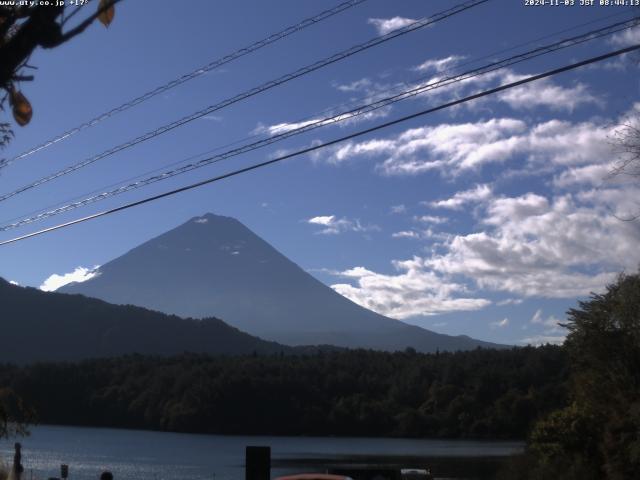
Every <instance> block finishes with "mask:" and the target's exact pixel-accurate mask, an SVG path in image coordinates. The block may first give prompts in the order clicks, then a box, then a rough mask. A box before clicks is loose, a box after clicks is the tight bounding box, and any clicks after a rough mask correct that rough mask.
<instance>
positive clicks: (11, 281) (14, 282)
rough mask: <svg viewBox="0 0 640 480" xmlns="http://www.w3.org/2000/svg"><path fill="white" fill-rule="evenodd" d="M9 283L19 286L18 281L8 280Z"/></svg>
mask: <svg viewBox="0 0 640 480" xmlns="http://www.w3.org/2000/svg"><path fill="white" fill-rule="evenodd" d="M9 283H10V284H11V285H15V286H16V287H19V286H20V284H19V283H18V282H16V281H15V280H9Z"/></svg>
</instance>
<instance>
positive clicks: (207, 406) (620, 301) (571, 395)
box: [0, 274, 640, 480]
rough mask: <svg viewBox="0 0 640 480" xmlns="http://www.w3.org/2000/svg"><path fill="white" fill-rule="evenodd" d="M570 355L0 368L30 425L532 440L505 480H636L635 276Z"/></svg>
mask: <svg viewBox="0 0 640 480" xmlns="http://www.w3.org/2000/svg"><path fill="white" fill-rule="evenodd" d="M564 326H565V327H566V328H567V331H568V335H567V338H566V340H565V342H564V344H563V345H562V346H552V345H546V346H541V347H523V348H513V349H510V350H491V349H476V350H472V351H466V352H455V353H448V352H436V353H432V354H421V353H417V352H416V351H415V350H413V349H407V350H405V351H403V352H395V353H388V352H376V351H371V350H332V351H325V350H322V349H318V350H316V351H309V352H306V353H298V354H289V355H286V354H284V352H281V353H262V354H259V353H257V352H256V353H253V354H245V355H242V356H221V355H218V356H211V355H206V354H193V353H183V354H181V355H176V356H170V357H161V356H143V355H128V356H122V357H115V358H107V359H95V360H84V361H82V362H75V363H73V362H66V363H39V364H30V365H22V366H19V365H15V364H4V365H0V385H2V386H3V387H2V389H0V405H2V407H3V408H2V409H0V413H2V416H1V417H0V422H3V423H2V424H0V427H2V430H0V434H5V435H6V434H7V433H11V431H8V430H7V427H8V426H9V423H8V422H7V419H13V420H21V421H22V423H23V424H24V423H29V422H31V423H33V422H42V423H57V424H66V425H87V426H109V427H127V428H141V429H155V430H164V431H178V432H195V433H219V434H274V435H349V436H377V437H379V436H398V437H425V438H426V437H428V438H437V437H447V438H477V439H514V438H515V439H525V440H526V442H527V447H526V451H525V453H524V454H523V455H521V456H517V457H514V458H513V459H512V460H511V461H509V462H507V463H506V467H505V469H504V470H503V472H502V474H501V475H502V477H501V478H505V479H511V478H519V479H530V480H538V479H540V480H541V479H547V478H563V479H570V480H571V479H581V480H590V479H594V480H595V479H601V478H607V479H611V480H623V479H630V478H637V472H639V471H640V274H634V275H624V274H623V275H620V276H619V277H618V279H617V281H616V282H615V283H613V284H611V285H609V286H608V287H607V290H606V292H605V293H603V294H592V295H591V297H590V299H588V300H585V301H581V302H579V304H578V306H577V307H576V308H573V309H571V310H569V312H567V321H566V323H565V324H564Z"/></svg>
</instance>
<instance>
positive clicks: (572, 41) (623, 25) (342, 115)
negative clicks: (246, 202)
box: [0, 17, 640, 231]
mask: <svg viewBox="0 0 640 480" xmlns="http://www.w3.org/2000/svg"><path fill="white" fill-rule="evenodd" d="M639 24H640V17H636V18H633V19H629V20H625V21H621V22H616V23H614V24H611V25H608V26H605V27H601V28H599V29H596V30H592V31H589V32H586V33H583V34H581V35H577V36H574V37H571V38H567V39H562V40H560V41H557V42H554V43H552V44H549V45H545V46H541V47H537V48H535V49H533V50H529V51H527V52H523V53H520V54H517V55H513V56H511V57H508V58H506V59H503V60H498V61H494V62H492V63H490V64H488V65H484V66H481V67H478V68H475V69H472V70H469V71H467V72H464V73H461V74H458V75H454V76H450V77H445V78H442V79H439V80H437V81H435V82H429V83H426V84H424V83H417V84H414V85H413V86H412V87H411V88H410V89H409V90H405V91H402V92H400V93H397V94H394V95H391V96H388V97H384V98H380V99H378V100H376V101H373V102H369V103H365V104H364V105H359V106H357V107H356V108H352V109H350V110H348V111H342V112H339V113H337V114H334V115H332V116H329V117H326V118H320V119H314V120H312V121H307V122H302V124H301V126H300V127H297V128H292V129H290V130H287V131H284V132H282V133H276V134H274V135H271V136H269V137H266V138H263V139H260V140H258V141H255V142H252V143H248V144H245V145H242V146H240V147H237V148H233V149H231V150H228V151H226V152H223V153H220V154H217V155H214V156H210V157H207V158H204V159H201V160H199V161H197V162H193V163H188V164H186V165H183V166H182V167H179V168H175V169H172V170H167V171H164V172H162V173H161V174H159V175H153V176H151V177H147V178H144V179H142V180H138V181H135V182H133V183H129V184H126V185H122V186H119V187H118V188H115V189H112V190H108V191H102V192H100V193H99V194H97V195H93V196H89V197H86V198H83V199H81V200H78V201H75V202H72V203H68V204H66V205H62V206H59V207H57V208H55V209H51V210H48V211H45V212H41V213H38V214H37V215H33V216H29V217H26V218H21V219H20V220H18V221H15V222H12V223H8V224H5V225H2V226H0V231H7V230H10V229H14V228H17V227H20V226H23V225H27V224H30V223H34V222H37V221H40V220H44V219H46V218H50V217H53V216H56V215H60V214H62V213H65V212H69V211H71V210H75V209H77V208H80V207H84V206H86V205H89V204H92V203H96V202H98V201H102V200H106V199H107V198H110V197H114V196H116V195H120V194H123V193H125V192H129V191H132V190H136V189H138V188H141V187H144V186H147V185H151V184H153V183H157V182H160V181H164V180H167V179H169V178H173V177H175V176H177V175H181V174H184V173H187V172H190V171H192V170H195V169H199V168H202V167H205V166H208V165H211V164H213V163H218V162H220V161H222V160H226V159H228V158H231V157H235V156H238V155H241V154H244V153H248V152H251V151H253V150H256V149H258V148H262V147H265V146H268V145H271V144H273V143H276V142H279V141H282V140H284V139H287V138H290V137H293V136H295V135H300V134H302V133H306V132H309V131H311V130H315V129H317V128H320V127H323V126H327V125H331V124H336V123H339V122H344V121H347V120H350V119H353V118H356V117H359V116H362V115H366V114H367V113H370V112H374V111H376V110H379V109H381V108H384V107H386V106H389V105H392V104H395V103H397V102H399V101H402V100H406V99H408V98H412V97H415V96H417V95H422V94H425V93H427V92H429V91H432V90H436V89H438V88H443V87H447V86H450V85H453V84H456V83H460V82H463V81H465V80H469V79H472V78H474V77H478V76H481V75H485V74H487V73H490V72H494V71H497V70H500V69H503V68H505V67H507V66H511V65H515V64H518V63H521V62H524V61H527V60H530V59H532V58H537V57H539V56H541V55H546V54H549V53H551V52H554V51H557V50H561V49H564V48H568V47H572V46H575V45H579V44H581V43H584V42H586V41H590V40H595V39H598V38H601V37H603V36H606V35H612V34H614V33H617V32H620V31H622V30H625V29H628V28H632V27H635V26H637V25H639ZM199 156H201V155H194V156H192V157H190V159H193V158H197V157H199ZM180 163H184V161H181V162H176V164H180ZM156 171H157V170H156ZM154 173H155V172H154Z"/></svg>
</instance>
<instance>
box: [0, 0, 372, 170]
mask: <svg viewBox="0 0 640 480" xmlns="http://www.w3.org/2000/svg"><path fill="white" fill-rule="evenodd" d="M366 1H368V0H348V1H346V2H343V3H340V4H339V5H336V6H335V7H333V8H330V9H328V10H324V11H322V12H320V13H318V14H316V15H314V16H313V17H309V18H306V19H304V20H302V21H301V22H298V23H296V24H295V25H291V26H289V27H287V28H285V29H283V30H280V31H279V32H276V33H274V34H271V35H269V36H268V37H265V38H263V39H262V40H258V41H257V42H254V43H252V44H251V45H248V46H246V47H243V48H240V49H238V50H236V51H235V52H233V53H230V54H228V55H225V56H224V57H220V58H218V59H216V60H213V61H211V62H209V63H208V64H206V65H203V66H202V67H199V68H196V69H195V70H192V71H191V72H189V73H185V74H184V75H182V76H180V77H178V78H176V79H173V80H171V81H169V82H167V83H165V84H163V85H160V86H158V87H156V88H154V89H153V90H149V91H148V92H145V93H143V94H142V95H140V96H138V97H135V98H133V99H131V100H129V101H127V102H125V103H123V104H121V105H119V106H117V107H114V108H112V109H111V110H108V111H107V112H104V113H102V114H100V115H97V116H96V117H94V118H92V119H90V120H87V121H86V122H84V123H81V124H80V125H78V126H76V127H73V128H71V129H69V130H67V131H65V132H63V133H61V134H59V135H56V136H55V137H53V138H51V139H49V140H46V141H44V142H42V143H40V144H39V145H36V146H35V147H32V148H29V149H28V150H25V151H24V152H22V153H20V154H18V155H16V156H14V157H12V158H10V159H5V160H0V170H1V169H3V168H5V167H7V166H9V165H11V164H12V163H14V162H15V161H17V160H20V159H23V158H25V157H28V156H29V155H33V154H34V153H36V152H39V151H40V150H44V149H45V148H47V147H50V146H52V145H54V144H56V143H58V142H61V141H63V140H66V139H68V138H70V137H71V136H73V135H75V134H76V133H79V132H81V131H82V130H85V129H87V128H89V127H93V126H94V125H97V124H98V123H100V122H102V121H103V120H106V119H107V118H110V117H113V116H114V115H117V114H118V113H121V112H124V111H126V110H128V109H130V108H132V107H135V106H136V105H139V104H141V103H143V102H145V101H147V100H149V99H151V98H153V97H155V96H157V95H160V94H161V93H164V92H166V91H168V90H171V89H172V88H175V87H177V86H179V85H182V84H183V83H186V82H188V81H190V80H193V79H194V78H197V77H199V76H201V75H204V74H205V73H208V72H210V71H212V70H215V69H216V68H219V67H221V66H223V65H226V64H228V63H230V62H232V61H234V60H237V59H239V58H241V57H244V56H245V55H248V54H250V53H253V52H255V51H257V50H260V49H261V48H264V47H266V46H268V45H271V44H272V43H275V42H277V41H279V40H282V39H284V38H286V37H288V36H290V35H293V34H294V33H297V32H300V31H302V30H304V29H305V28H307V27H309V26H311V25H315V24H316V23H319V22H322V21H323V20H326V19H328V18H330V17H333V16H334V15H337V14H338V13H341V12H343V11H345V10H347V9H349V8H351V7H355V6H356V5H359V4H361V3H364V2H366ZM79 10H80V9H77V10H76V11H79Z"/></svg>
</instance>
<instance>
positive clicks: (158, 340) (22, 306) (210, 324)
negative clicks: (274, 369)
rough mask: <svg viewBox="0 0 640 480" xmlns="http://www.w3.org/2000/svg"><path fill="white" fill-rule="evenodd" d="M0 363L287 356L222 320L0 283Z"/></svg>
mask: <svg viewBox="0 0 640 480" xmlns="http://www.w3.org/2000/svg"><path fill="white" fill-rule="evenodd" d="M0 305H1V307H0V308H1V311H2V314H1V316H0V331H1V332H2V350H0V362H14V363H26V362H35V361H66V360H69V361H74V360H81V359H85V358H96V357H110V356H118V355H124V354H128V353H142V354H148V355H176V354H180V353H183V352H185V351H189V352H197V353H210V354H242V353H245V354H246V353H252V352H253V351H257V352H259V353H278V352H281V351H284V352H289V351H291V350H292V349H291V348H290V347H286V346H283V345H279V344H277V343H275V342H267V341H264V340H261V339H259V338H256V337H253V336H251V335H248V334H246V333H244V332H241V331H240V330H238V329H236V328H233V327H231V326H229V325H227V324H226V323H224V322H223V321H221V320H218V319H215V318H211V319H205V320H188V319H187V320H185V319H182V318H179V317H176V316H172V315H165V314H162V313H159V312H153V311H151V310H146V309H144V308H139V307H134V306H130V305H125V306H122V305H111V304H108V303H106V302H103V301H101V300H95V299H91V298H86V297H83V296H81V295H62V294H57V293H44V292H41V291H40V290H36V289H35V288H23V287H18V286H15V285H10V284H9V283H8V282H6V281H4V280H2V279H0Z"/></svg>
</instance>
